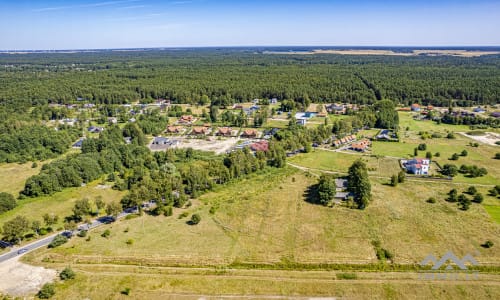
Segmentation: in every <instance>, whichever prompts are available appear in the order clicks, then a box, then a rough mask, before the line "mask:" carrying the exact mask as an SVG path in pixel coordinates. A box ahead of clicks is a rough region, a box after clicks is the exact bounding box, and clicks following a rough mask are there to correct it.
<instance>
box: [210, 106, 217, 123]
mask: <svg viewBox="0 0 500 300" xmlns="http://www.w3.org/2000/svg"><path fill="white" fill-rule="evenodd" d="M218 118H219V107H218V106H215V105H212V106H210V120H211V121H212V122H214V123H215V122H217V120H218Z"/></svg>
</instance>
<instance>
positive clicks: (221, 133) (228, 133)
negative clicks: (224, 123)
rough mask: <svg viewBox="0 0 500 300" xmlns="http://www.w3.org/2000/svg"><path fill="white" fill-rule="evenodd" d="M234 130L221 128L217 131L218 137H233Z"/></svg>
mask: <svg viewBox="0 0 500 300" xmlns="http://www.w3.org/2000/svg"><path fill="white" fill-rule="evenodd" d="M231 133H232V130H231V127H221V128H219V130H218V131H217V135H219V136H231Z"/></svg>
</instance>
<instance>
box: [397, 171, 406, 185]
mask: <svg viewBox="0 0 500 300" xmlns="http://www.w3.org/2000/svg"><path fill="white" fill-rule="evenodd" d="M405 180H406V173H405V171H403V170H401V171H399V173H398V182H399V183H404V182H405Z"/></svg>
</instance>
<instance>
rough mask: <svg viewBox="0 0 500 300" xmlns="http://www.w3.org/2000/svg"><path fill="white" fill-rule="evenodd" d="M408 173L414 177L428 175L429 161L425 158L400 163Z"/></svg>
mask: <svg viewBox="0 0 500 300" xmlns="http://www.w3.org/2000/svg"><path fill="white" fill-rule="evenodd" d="M401 163H402V165H403V167H404V168H405V169H406V171H407V172H408V173H411V174H415V175H428V174H429V168H430V163H431V160H430V159H427V158H414V159H410V160H402V161H401Z"/></svg>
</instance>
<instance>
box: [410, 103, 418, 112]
mask: <svg viewBox="0 0 500 300" xmlns="http://www.w3.org/2000/svg"><path fill="white" fill-rule="evenodd" d="M410 108H411V111H420V104H418V103H413V104H412V105H411V107H410Z"/></svg>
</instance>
